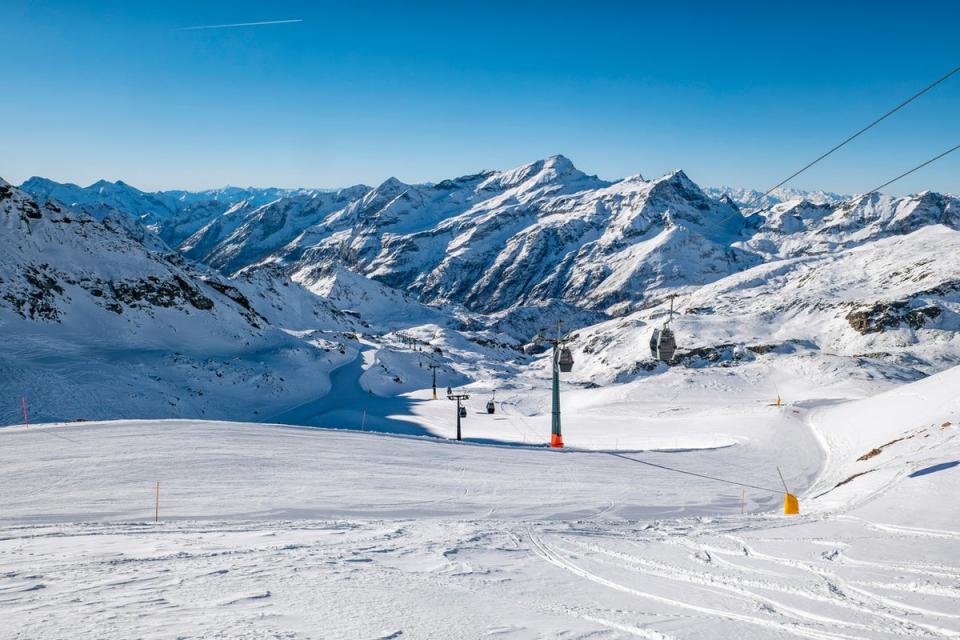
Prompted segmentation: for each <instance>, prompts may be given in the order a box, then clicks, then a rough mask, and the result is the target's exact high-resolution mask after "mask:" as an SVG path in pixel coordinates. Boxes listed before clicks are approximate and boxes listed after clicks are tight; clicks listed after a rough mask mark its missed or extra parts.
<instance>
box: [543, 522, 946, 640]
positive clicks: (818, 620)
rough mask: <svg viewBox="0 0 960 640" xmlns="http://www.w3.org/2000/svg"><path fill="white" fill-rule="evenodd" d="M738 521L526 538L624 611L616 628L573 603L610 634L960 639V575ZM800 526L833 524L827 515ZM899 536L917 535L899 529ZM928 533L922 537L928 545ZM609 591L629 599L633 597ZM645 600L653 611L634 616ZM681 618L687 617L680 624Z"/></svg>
mask: <svg viewBox="0 0 960 640" xmlns="http://www.w3.org/2000/svg"><path fill="white" fill-rule="evenodd" d="M728 524H729V523H715V524H714V525H712V526H711V525H709V524H708V525H707V526H706V527H705V528H704V529H702V530H700V531H696V530H691V531H688V532H680V535H678V532H676V531H670V530H667V529H666V528H663V527H661V526H657V527H652V528H646V529H643V530H640V531H624V532H622V533H621V535H606V534H605V533H604V532H601V531H597V532H590V531H581V530H576V529H573V528H568V529H567V530H563V529H557V528H552V529H546V528H543V527H541V530H537V529H535V528H533V527H531V528H530V529H528V531H527V537H528V539H529V542H530V548H531V550H532V551H533V553H535V554H536V555H537V556H538V557H540V558H542V559H543V560H544V561H546V562H547V563H549V564H551V565H553V566H555V567H557V568H559V569H562V570H563V571H564V572H566V573H568V574H572V575H573V576H575V577H576V579H577V581H578V582H582V581H587V582H589V583H592V584H594V585H599V586H601V587H604V588H605V589H601V591H600V592H599V593H597V594H596V595H597V598H598V599H599V598H603V599H602V601H603V602H604V603H605V604H607V603H608V602H611V599H612V601H615V602H616V603H617V604H619V605H621V607H622V608H621V609H619V610H618V611H619V615H618V616H616V619H615V620H608V619H606V618H609V617H610V616H609V615H607V616H604V614H603V612H600V611H594V612H588V614H584V613H583V611H573V610H571V609H570V607H569V606H568V607H567V613H569V614H570V615H579V616H580V617H582V618H585V619H586V616H587V615H592V616H593V617H595V618H596V620H595V621H596V622H597V623H598V624H604V622H607V623H608V624H604V626H607V627H609V628H617V629H619V630H620V631H622V632H624V633H628V634H630V635H633V636H636V637H643V638H663V637H671V635H672V634H676V636H677V637H687V636H688V635H690V626H691V625H692V626H697V625H710V629H712V630H713V631H712V633H713V634H718V635H717V636H716V637H720V635H723V636H724V637H751V638H755V637H782V636H784V635H787V636H791V637H802V638H813V639H815V640H838V639H843V640H849V639H852V638H862V639H865V640H866V639H869V640H873V639H875V638H900V637H914V638H955V637H960V616H958V615H957V614H956V613H953V612H954V611H955V607H956V602H957V600H958V598H960V588H958V583H957V576H958V573H957V572H958V571H960V567H946V566H942V565H925V564H922V563H921V564H918V565H912V564H908V563H904V562H902V558H896V559H894V558H891V559H890V561H886V562H884V561H859V560H854V559H852V558H850V555H849V553H848V551H849V550H848V549H844V550H843V552H840V551H839V550H837V549H832V550H828V551H824V550H823V548H824V546H827V547H830V546H832V545H831V543H830V540H829V539H828V538H821V537H806V536H805V535H802V534H799V533H798V532H796V531H795V530H794V528H793V527H788V528H786V529H785V530H784V533H783V535H782V536H779V537H777V538H762V537H760V536H763V535H767V534H771V533H773V530H772V529H773V527H771V528H768V529H764V528H762V525H761V526H760V527H757V528H753V529H750V528H747V529H746V530H743V529H738V532H737V535H733V534H732V533H731V528H730V527H729V526H728ZM771 524H772V523H771ZM800 524H801V525H807V526H811V527H813V528H816V529H823V528H827V527H831V526H832V523H831V521H830V520H828V519H823V520H812V521H807V522H801V523H800ZM868 525H869V523H865V522H860V523H858V526H859V527H860V532H861V534H869V532H870V531H871V530H873V528H872V527H870V526H868ZM844 526H849V525H848V524H845V525H844ZM711 529H712V530H711ZM779 530H780V528H778V532H779ZM607 533H613V532H612V531H608V532H607ZM900 533H907V532H906V531H904V529H903V528H900ZM924 533H925V531H918V532H917V535H918V536H920V537H921V539H922V536H923V535H924ZM624 534H625V535H624ZM844 539H846V540H853V542H852V543H850V546H852V547H853V548H854V551H855V552H859V553H864V554H866V553H868V552H869V551H871V549H873V548H874V547H871V546H870V545H869V544H865V545H863V547H862V549H858V545H857V542H856V541H857V540H858V538H857V537H850V536H849V535H847V536H844ZM860 539H865V538H863V537H861V538H860ZM870 539H871V540H875V539H874V538H872V537H871V538H870ZM914 542H917V541H916V540H915V541H914ZM761 547H764V548H766V547H772V548H773V549H775V550H776V551H775V552H772V553H771V552H767V551H762V550H760V548H761ZM940 557H944V556H942V555H941V556H940ZM948 557H949V555H948ZM954 557H956V556H954ZM928 568H930V569H933V568H935V569H936V570H937V573H926V574H925V575H926V579H920V578H919V576H918V575H917V574H918V573H921V574H922V573H923V572H924V571H925V570H927V569H928ZM582 589H583V587H580V588H579V589H578V590H582ZM610 591H614V592H619V594H626V595H627V596H629V597H627V598H626V601H624V599H623V596H617V595H615V596H611V595H610ZM604 592H606V596H605V597H604V596H603V593H604ZM581 600H582V598H581ZM639 602H643V603H644V604H643V605H642V606H643V607H645V609H644V610H643V611H638V610H635V607H637V606H638V605H639ZM650 607H653V609H654V611H655V612H657V613H659V614H661V617H660V619H659V620H657V621H655V622H648V623H646V624H644V625H641V626H637V618H638V617H639V616H641V615H642V616H650V615H651V612H650V611H649V609H650ZM679 612H684V613H686V614H687V615H686V616H684V617H686V618H687V619H686V620H683V621H681V620H679V619H678V618H677V617H678V613H679ZM690 618H692V619H693V620H691V619H690ZM718 621H720V622H719V624H720V626H719V627H717V626H715V625H717V624H718ZM616 624H619V625H624V626H622V627H616V626H614V625H616ZM677 629H680V630H681V631H680V632H677V631H676V630H677ZM717 629H726V631H724V632H723V633H719V632H718V631H717Z"/></svg>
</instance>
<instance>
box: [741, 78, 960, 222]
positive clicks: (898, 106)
mask: <svg viewBox="0 0 960 640" xmlns="http://www.w3.org/2000/svg"><path fill="white" fill-rule="evenodd" d="M958 71H960V66H957V67H954V68H953V69H952V70H951V71H949V72H948V73H947V74H946V75H943V76H941V77H940V78H939V79H937V80H935V81H933V82H931V83H930V84H928V85H927V86H925V87H924V88H923V89H921V90H920V91H918V92H917V93H915V94H913V95H912V96H910V97H909V98H907V99H906V100H904V101H903V102H901V103H900V104H898V105H897V106H895V107H894V108H893V109H890V110H889V111H887V112H886V113H885V114H883V115H882V116H880V117H879V118H877V119H876V120H874V121H873V122H871V123H870V124H868V125H867V126H865V127H864V128H862V129H860V130H859V131H857V132H856V133H854V134H853V135H851V136H849V137H848V138H847V139H845V140H844V141H843V142H841V143H839V144H838V145H836V146H835V147H833V148H832V149H830V150H829V151H827V152H826V153H824V154H822V155H820V156H819V157H817V158H816V159H815V160H813V161H811V162H809V163H808V164H806V165H804V167H803V168H801V169H800V170H798V171H797V172H795V173H794V174H793V175H791V176H790V177H788V178H786V179H784V180H782V181H780V182H779V183H778V184H776V185H775V186H773V187H771V188H769V189H767V191H766V192H765V193H763V194H762V195H759V196H755V197H754V198H753V199H751V200H750V201H749V202H747V204H746V205H744V207H749V206H750V205H752V204H753V203H754V202H757V201H758V200H762V199H763V198H765V197H767V196H768V195H770V194H771V193H772V192H773V191H774V190H776V189H778V188H780V187H782V186H783V185H785V184H786V183H788V182H790V181H791V180H793V179H794V178H796V177H797V176H799V175H800V174H801V173H803V172H804V171H806V170H807V169H809V168H810V167H812V166H813V165H815V164H817V163H818V162H820V161H821V160H823V159H824V158H826V157H827V156H829V155H830V154H832V153H833V152H834V151H837V150H838V149H840V148H841V147H843V146H845V145H846V144H847V143H849V142H852V141H853V140H854V139H856V138H858V137H860V135H862V134H864V133H866V132H867V131H869V130H870V129H872V128H873V127H875V126H876V125H878V124H880V123H881V122H883V121H884V120H886V119H887V118H889V117H890V116H892V115H893V114H895V113H896V112H897V111H900V109H903V108H904V107H905V106H907V105H908V104H910V103H911V102H913V101H914V100H916V99H917V98H919V97H920V96H922V95H923V94H925V93H926V92H927V91H930V90H931V89H933V88H934V87H935V86H937V85H938V84H940V83H941V82H943V81H944V80H946V79H947V78H949V77H950V76H952V75H953V74H955V73H957V72H958ZM918 168H919V167H918ZM888 184H889V183H888ZM883 186H886V185H883ZM878 188H879V187H878Z"/></svg>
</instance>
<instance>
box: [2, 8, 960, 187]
mask: <svg viewBox="0 0 960 640" xmlns="http://www.w3.org/2000/svg"><path fill="white" fill-rule="evenodd" d="M271 20H302V22H296V23H287V24H275V25H263V26H250V27H236V28H224V29H204V30H182V29H181V28H182V27H190V26H200V25H213V24H224V23H243V22H257V21H271ZM958 42H960V2H956V1H954V0H941V1H940V2H924V1H922V0H914V1H913V2H869V3H867V2H849V3H848V2H843V1H840V0H834V1H832V2H810V1H805V2H792V3H786V2H783V3H781V2H776V1H770V0H765V1H762V2H746V1H745V2H702V3H700V2H682V1H680V2H664V1H662V0H661V1H659V2H655V3H654V2H641V1H636V2H622V3H620V2H597V1H595V2H585V1H580V2H571V3H567V2H562V1H559V0H553V1H549V2H536V1H524V0H512V1H510V2H499V1H497V0H491V1H484V2H469V3H467V2H455V1H452V0H451V1H450V2H417V1H415V0H410V1H409V2H398V1H392V2H382V3H379V2H360V1H358V2H343V1H341V2H331V3H322V2H285V1H283V0H274V1H273V2H248V1H244V0H233V1H231V2H213V1H206V2H203V1H192V2H181V1H178V0H165V1H163V2H140V1H137V0H126V1H123V2H111V1H108V0H99V1H96V2H94V1H83V0H75V1H73V2H65V1H61V2H48V1H43V0H4V2H3V8H2V12H0V60H2V61H3V63H4V64H3V87H2V89H0V119H2V123H3V128H2V134H0V176H2V177H4V178H6V179H7V180H9V181H11V182H16V183H19V182H21V181H22V180H24V179H26V178H27V177H29V176H31V175H43V176H47V177H50V178H53V179H56V180H60V181H71V182H76V183H79V184H84V185H85V184H89V183H91V182H93V181H95V180H97V179H99V178H106V179H109V180H116V179H122V180H124V181H126V182H128V183H130V184H133V185H135V186H138V187H140V188H143V189H151V190H152V189H161V188H190V189H194V188H207V187H215V186H223V185H225V184H234V185H243V186H247V185H253V186H282V187H293V186H305V187H333V186H344V185H348V184H354V183H359V182H363V183H367V184H376V183H378V182H380V181H382V180H383V179H385V178H387V177H389V176H396V177H397V178H399V179H401V180H404V181H407V182H417V181H438V180H441V179H443V178H446V177H452V176H456V175H462V174H465V173H471V172H475V171H478V170H481V169H493V168H509V167H512V166H516V165H518V164H522V163H524V162H529V161H532V160H536V159H538V158H542V157H545V156H548V155H552V154H556V153H562V154H564V155H566V156H568V157H569V158H571V159H572V160H573V161H574V163H575V164H576V165H577V166H578V167H579V168H580V169H582V170H584V171H586V172H588V173H596V174H599V175H600V176H601V177H604V178H618V177H622V176H625V175H630V174H634V173H638V172H640V173H643V174H644V176H646V177H651V176H656V175H659V174H661V173H663V172H665V171H668V170H670V169H672V168H683V169H684V170H686V172H687V173H688V174H689V175H690V176H691V178H693V179H694V180H695V181H696V182H698V183H699V184H701V185H704V186H707V185H720V184H727V185H732V186H746V187H754V188H761V189H763V188H766V187H769V186H772V184H775V183H776V182H778V181H779V179H781V178H783V177H786V176H787V175H789V174H790V173H792V172H793V170H794V169H796V168H798V167H799V166H802V165H803V164H805V163H806V162H807V161H809V160H810V159H812V158H813V157H816V156H817V155H819V153H821V152H822V151H824V150H826V149H827V148H829V147H830V146H832V145H833V144H834V143H836V142H838V141H839V140H840V139H842V138H844V137H845V136H846V135H848V134H850V133H852V132H853V131H855V130H857V129H859V128H860V127H861V126H863V125H864V124H866V123H867V122H869V121H870V120H872V119H873V118H875V117H877V116H878V115H880V114H881V113H883V112H884V111H886V110H887V109H889V108H890V107H892V106H894V105H895V104H896V103H898V102H900V101H901V100H902V99H903V98H905V97H907V96H908V95H910V94H911V93H913V92H915V91H916V90H918V89H919V88H921V87H922V86H924V85H925V84H927V83H929V82H931V81H932V80H934V79H936V78H937V77H939V76H941V75H942V74H944V73H946V72H947V71H949V70H950V69H952V68H953V67H955V66H957V65H958V64H960V47H958ZM958 143H960V74H957V75H955V76H954V77H953V78H951V79H950V80H948V81H947V82H945V83H944V84H942V85H941V86H939V87H937V88H936V89H934V90H933V91H931V92H930V93H929V94H927V95H925V96H924V97H922V98H921V99H920V100H918V101H917V102H916V103H914V104H912V105H910V106H908V107H907V108H906V109H904V110H903V111H901V112H900V113H898V114H896V115H895V116H894V117H893V118H891V119H890V120H887V121H885V122H884V123H882V124H881V125H879V126H878V127H876V128H875V129H874V130H872V131H870V132H869V133H868V134H866V135H865V136H864V137H863V138H861V139H859V140H857V141H855V142H854V143H852V144H851V145H850V146H849V147H847V148H845V149H843V150H841V151H840V152H838V153H837V154H835V155H834V156H833V157H831V158H829V159H828V160H826V161H825V162H824V163H822V164H821V165H820V166H818V167H817V168H815V169H814V170H811V171H810V172H809V173H807V174H805V175H803V176H801V177H800V178H798V179H796V180H795V181H794V182H793V183H792V184H791V186H794V187H797V188H805V189H827V190H833V191H840V192H853V193H856V192H862V191H865V190H867V189H870V188H872V187H875V186H877V185H878V184H880V183H882V182H884V181H886V179H888V178H890V177H892V176H894V175H896V174H898V173H900V172H901V171H903V170H905V169H908V168H910V167H912V166H914V165H916V164H919V163H920V162H922V161H924V160H926V159H928V158H930V157H932V156H934V155H936V154H937V153H939V152H941V151H943V150H945V149H947V148H949V147H952V146H954V145H956V144H958ZM925 188H931V189H936V190H940V191H950V192H960V151H958V152H956V153H954V154H953V155H952V156H948V157H947V158H944V159H943V160H941V161H940V162H938V163H936V164H934V165H931V166H930V167H928V168H926V169H924V170H922V171H921V172H919V173H917V174H915V175H914V176H911V177H910V178H908V179H906V180H904V181H903V182H902V183H899V184H897V185H895V186H894V187H891V188H890V189H889V191H891V192H894V193H902V192H907V191H917V190H921V189H925Z"/></svg>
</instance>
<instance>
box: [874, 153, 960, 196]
mask: <svg viewBox="0 0 960 640" xmlns="http://www.w3.org/2000/svg"><path fill="white" fill-rule="evenodd" d="M957 149H960V144H958V145H957V146H955V147H953V148H952V149H947V150H946V151H944V152H943V153H941V154H940V155H938V156H934V157H933V158H930V159H929V160H927V161H926V162H924V163H923V164H918V165H917V166H915V167H914V168H913V169H910V170H909V171H906V172H904V173H901V174H900V175H898V176H897V177H896V178H893V179H892V180H887V181H886V182H884V183H883V184H882V185H880V186H879V187H874V188H873V189H870V191H867V192H866V193H864V194H863V195H861V196H860V197H861V198H862V197H864V196H868V195H870V194H871V193H876V192H877V191H879V190H880V189H883V188H884V187H886V186H887V185H890V184H893V183H894V182H896V181H897V180H899V179H900V178H905V177H907V176H908V175H910V174H911V173H913V172H914V171H917V170H918V169H922V168H924V167H925V166H927V165H928V164H930V163H931V162H935V161H937V160H939V159H940V158H942V157H943V156H945V155H947V154H950V153H953V152H954V151H956V150H957Z"/></svg>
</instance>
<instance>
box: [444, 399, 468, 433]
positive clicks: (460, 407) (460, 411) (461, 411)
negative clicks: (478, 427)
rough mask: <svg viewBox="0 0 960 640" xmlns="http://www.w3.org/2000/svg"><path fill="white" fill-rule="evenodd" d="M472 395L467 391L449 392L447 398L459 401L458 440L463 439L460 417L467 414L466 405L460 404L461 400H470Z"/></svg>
mask: <svg viewBox="0 0 960 640" xmlns="http://www.w3.org/2000/svg"><path fill="white" fill-rule="evenodd" d="M469 399H470V395H469V394H466V393H448V394H447V400H456V401H457V440H462V439H463V438H461V437H460V417H461V416H463V415H465V414H466V407H462V406H461V405H460V401H461V400H469Z"/></svg>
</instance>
